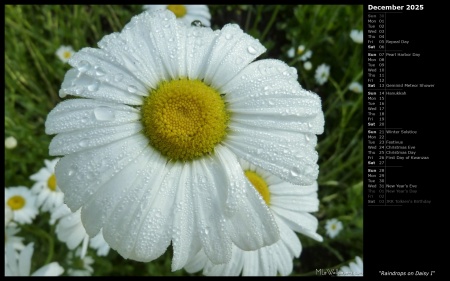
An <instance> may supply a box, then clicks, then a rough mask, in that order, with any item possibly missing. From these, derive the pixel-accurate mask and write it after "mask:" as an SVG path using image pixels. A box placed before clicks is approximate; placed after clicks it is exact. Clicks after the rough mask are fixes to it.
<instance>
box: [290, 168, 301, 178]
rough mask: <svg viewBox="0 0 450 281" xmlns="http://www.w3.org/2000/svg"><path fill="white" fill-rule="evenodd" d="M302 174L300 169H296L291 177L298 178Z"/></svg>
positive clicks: (292, 171)
mask: <svg viewBox="0 0 450 281" xmlns="http://www.w3.org/2000/svg"><path fill="white" fill-rule="evenodd" d="M300 173H301V171H300V169H299V168H298V167H294V168H293V169H292V170H291V175H292V176H294V177H298V176H299V175H300Z"/></svg>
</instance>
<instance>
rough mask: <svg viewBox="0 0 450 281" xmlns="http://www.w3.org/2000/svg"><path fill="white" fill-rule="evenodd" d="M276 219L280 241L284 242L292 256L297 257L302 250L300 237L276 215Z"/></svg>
mask: <svg viewBox="0 0 450 281" xmlns="http://www.w3.org/2000/svg"><path fill="white" fill-rule="evenodd" d="M276 219H277V225H278V227H279V228H280V237H281V241H282V242H281V243H284V245H285V246H286V248H287V249H288V250H289V252H290V254H291V255H292V256H295V257H297V258H298V257H299V256H300V254H301V252H302V244H301V243H300V239H299V238H298V236H297V234H296V233H295V232H294V231H292V229H290V228H289V226H288V225H286V223H285V222H284V221H283V220H282V219H279V218H278V217H276Z"/></svg>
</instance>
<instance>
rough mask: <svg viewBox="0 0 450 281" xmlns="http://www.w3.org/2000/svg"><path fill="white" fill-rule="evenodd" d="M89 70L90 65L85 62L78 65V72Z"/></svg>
mask: <svg viewBox="0 0 450 281" xmlns="http://www.w3.org/2000/svg"><path fill="white" fill-rule="evenodd" d="M90 68H91V64H90V63H89V62H87V61H85V60H82V61H80V63H79V64H78V71H79V72H86V71H88V70H89V69H90Z"/></svg>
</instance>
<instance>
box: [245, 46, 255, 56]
mask: <svg viewBox="0 0 450 281" xmlns="http://www.w3.org/2000/svg"><path fill="white" fill-rule="evenodd" d="M247 51H248V52H249V54H251V55H255V54H256V49H255V48H253V47H252V46H248V48H247Z"/></svg>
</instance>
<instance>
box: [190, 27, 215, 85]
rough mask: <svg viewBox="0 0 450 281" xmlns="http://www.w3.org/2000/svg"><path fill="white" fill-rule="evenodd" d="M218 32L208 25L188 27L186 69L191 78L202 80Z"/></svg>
mask: <svg viewBox="0 0 450 281" xmlns="http://www.w3.org/2000/svg"><path fill="white" fill-rule="evenodd" d="M216 35H217V33H215V32H213V31H212V30H211V28H208V27H196V26H189V27H187V28H186V43H185V44H186V55H185V57H186V71H187V77H188V78H189V79H199V80H202V79H203V78H204V77H205V70H206V64H207V63H208V58H209V53H210V52H211V48H212V46H213V41H214V39H215V38H216Z"/></svg>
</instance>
